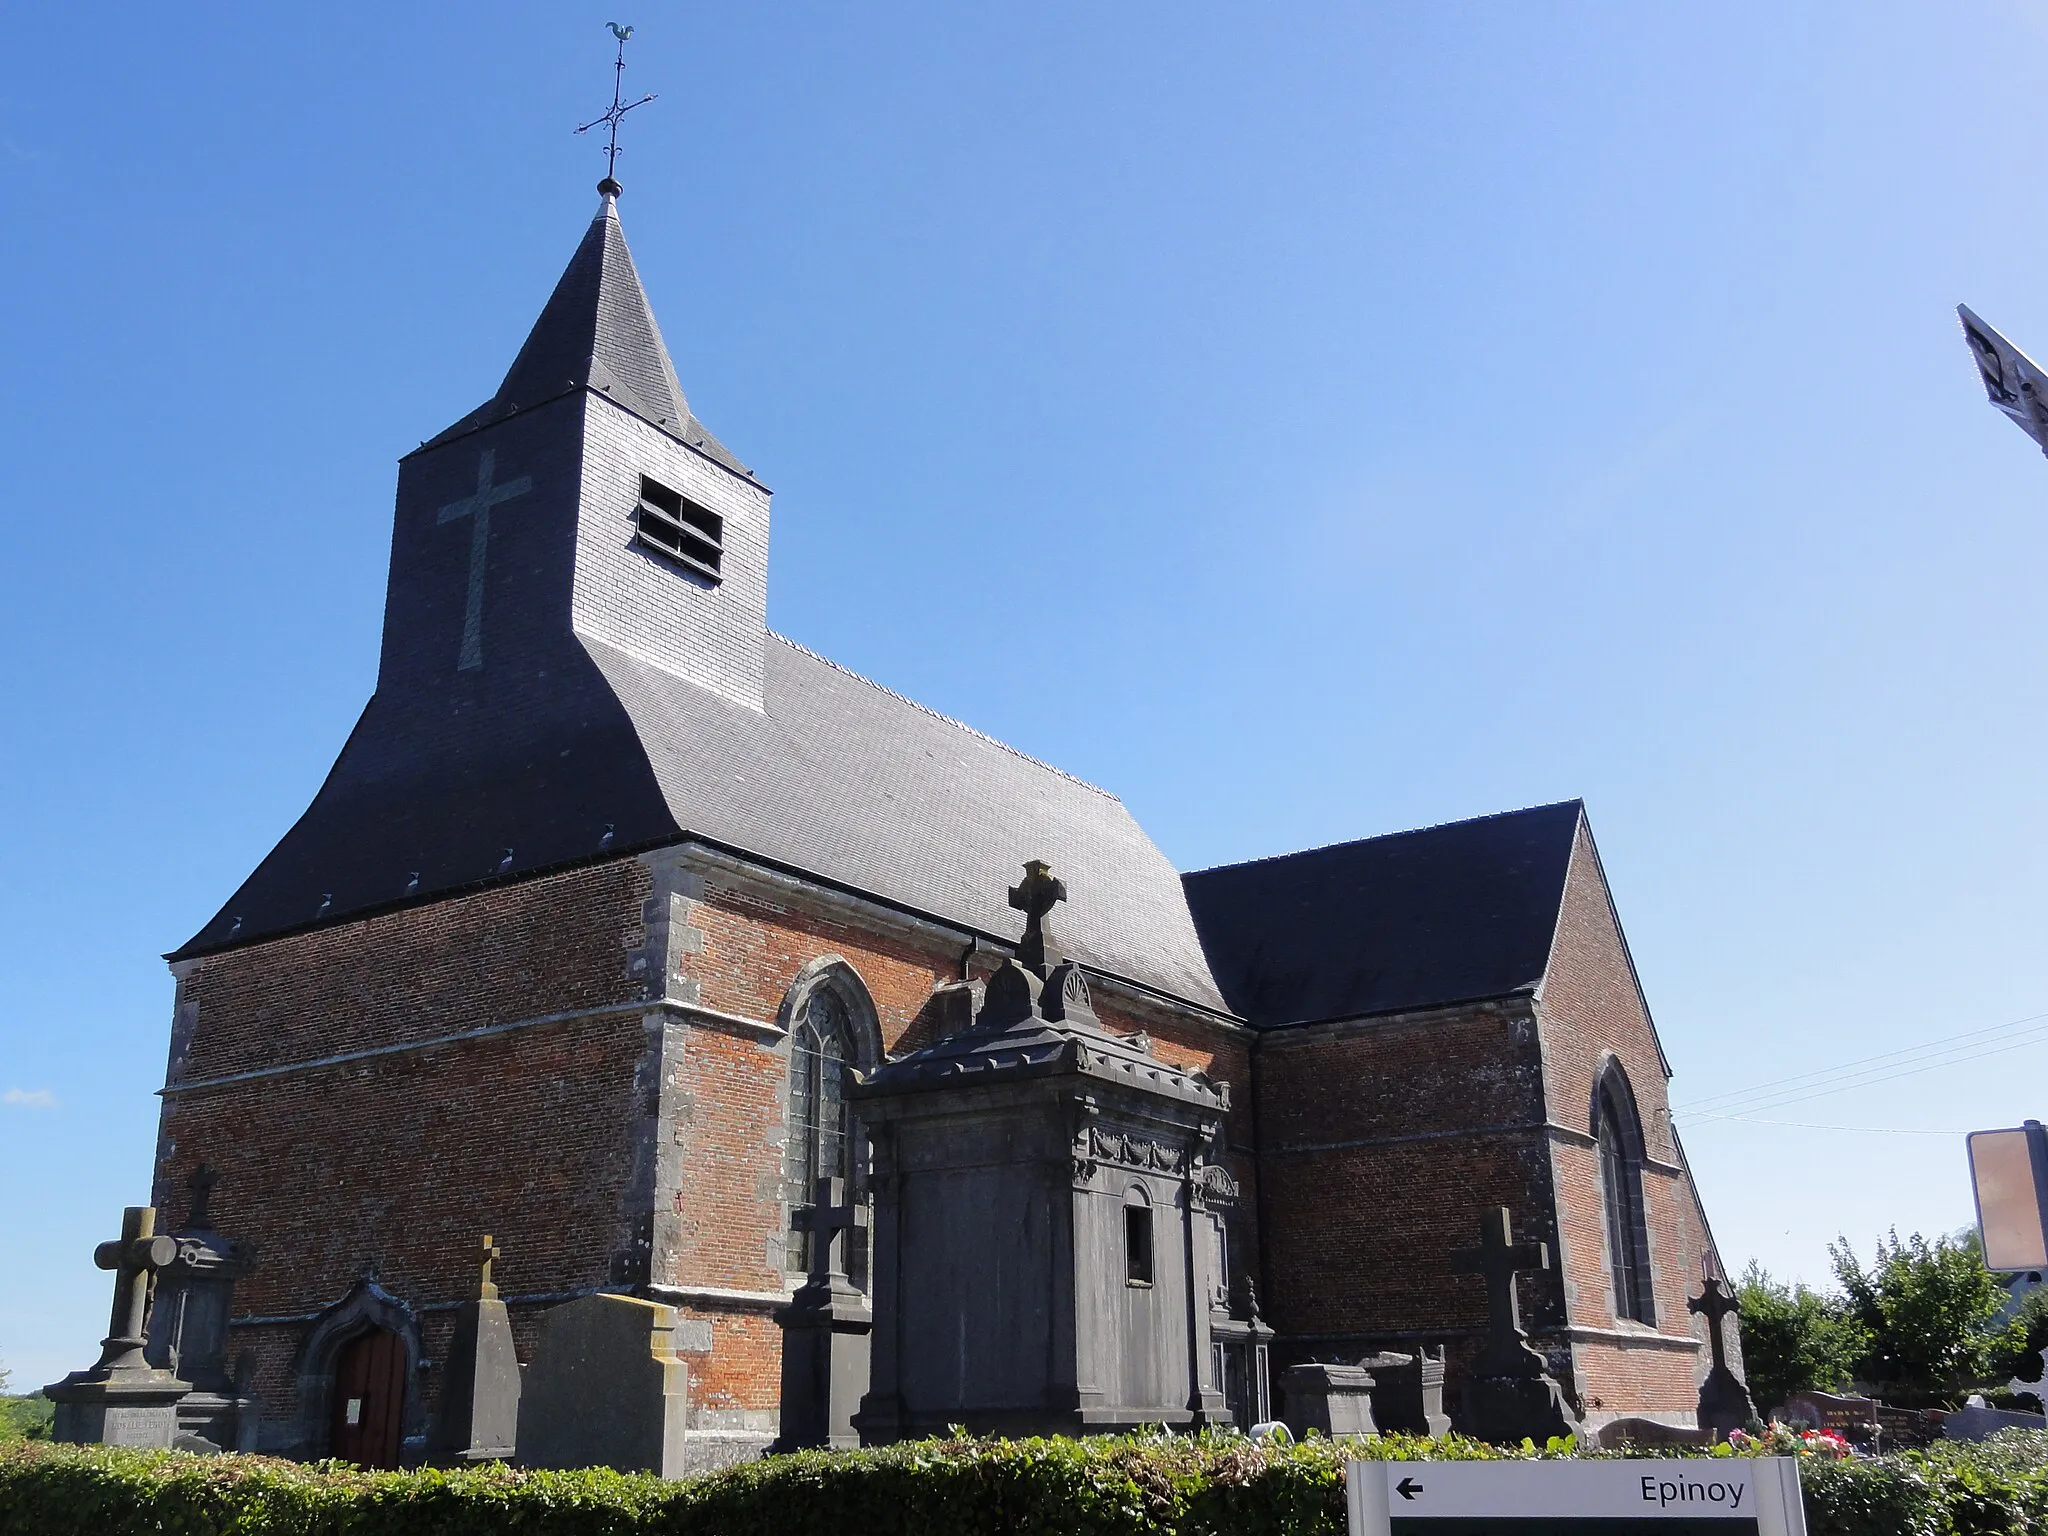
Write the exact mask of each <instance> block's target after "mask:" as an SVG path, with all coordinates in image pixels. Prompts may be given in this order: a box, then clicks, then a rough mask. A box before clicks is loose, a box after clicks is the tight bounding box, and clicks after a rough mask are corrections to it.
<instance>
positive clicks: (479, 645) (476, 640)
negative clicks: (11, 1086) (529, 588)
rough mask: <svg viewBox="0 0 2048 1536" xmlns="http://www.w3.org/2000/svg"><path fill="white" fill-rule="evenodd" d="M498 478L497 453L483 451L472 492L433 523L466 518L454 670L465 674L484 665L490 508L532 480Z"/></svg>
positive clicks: (523, 490)
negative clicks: (465, 572)
mask: <svg viewBox="0 0 2048 1536" xmlns="http://www.w3.org/2000/svg"><path fill="white" fill-rule="evenodd" d="M497 477H498V450H497V449H495V448H486V449H485V450H484V451H483V454H482V455H481V456H480V457H479V458H478V459H477V461H476V491H475V493H474V494H473V495H469V496H465V497H463V498H462V500H460V501H451V502H449V503H448V505H447V506H445V507H443V508H442V509H441V515H440V516H439V517H437V518H436V519H435V521H436V522H440V523H452V522H454V521H455V520H456V519H457V518H462V517H466V518H468V519H469V520H470V525H469V602H468V605H467V606H466V607H465V608H464V609H463V613H462V653H461V655H459V656H458V657H457V658H456V661H455V670H456V671H458V672H469V671H473V670H475V669H476V668H478V667H480V666H482V665H483V664H484V556H485V554H486V553H487V552H488V551H489V549H490V543H491V508H493V507H495V506H497V505H498V504H499V503H500V502H506V501H511V500H513V499H514V498H515V497H519V496H524V495H525V494H526V493H527V492H528V491H530V490H532V489H533V476H531V475H521V476H520V477H519V478H518V479H516V480H507V481H506V482H505V483H504V484H503V485H497V484H494V483H493V482H494V481H495V480H496V479H497Z"/></svg>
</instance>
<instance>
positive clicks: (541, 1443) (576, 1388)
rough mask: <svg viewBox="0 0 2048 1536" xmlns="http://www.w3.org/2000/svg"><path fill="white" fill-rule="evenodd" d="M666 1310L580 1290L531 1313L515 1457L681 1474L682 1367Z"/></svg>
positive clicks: (534, 1463) (532, 1462)
mask: <svg viewBox="0 0 2048 1536" xmlns="http://www.w3.org/2000/svg"><path fill="white" fill-rule="evenodd" d="M677 1324H678V1319H677V1317H676V1313H675V1309H674V1308H673V1307H664V1306H661V1305H660V1304H659V1303H656V1302H652V1301H641V1300H640V1299H639V1298H637V1297H633V1296H611V1295H598V1296H582V1297H578V1298H577V1299H576V1300H575V1301H565V1302H563V1303H562V1304H561V1305H560V1306H558V1307H555V1308H553V1309H552V1310H550V1311H549V1312H548V1313H547V1315H546V1316H545V1317H543V1318H542V1319H541V1325H540V1339H539V1342H538V1343H537V1344H536V1345H535V1346H534V1351H533V1360H532V1362H531V1363H530V1364H529V1365H528V1366H527V1368H526V1380H525V1382H524V1383H523V1385H522V1388H521V1391H520V1394H519V1436H518V1445H519V1462H520V1465H522V1466H527V1467H613V1468H616V1469H617V1470H618V1471H621V1472H653V1473H655V1474H657V1475H659V1476H661V1477H680V1476H682V1475H683V1472H684V1470H685V1469H684V1464H683V1439H684V1424H685V1422H686V1417H687V1413H688V1408H689V1386H690V1371H689V1367H688V1366H686V1365H685V1364H684V1363H683V1361H682V1360H681V1359H680V1358H679V1357H678V1356H677V1354H676V1347H675V1346H676V1339H675V1334H676V1331H677Z"/></svg>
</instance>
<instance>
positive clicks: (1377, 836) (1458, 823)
mask: <svg viewBox="0 0 2048 1536" xmlns="http://www.w3.org/2000/svg"><path fill="white" fill-rule="evenodd" d="M1568 805H1571V806H1577V807H1578V808H1579V809H1580V810H1581V811H1583V810H1584V809H1585V808H1586V802H1585V800H1584V799H1583V798H1582V797H1581V796H1578V795H1573V796H1571V797H1570V798H1569V799H1564V800H1548V801H1545V802H1544V803H1543V804H1541V805H1523V806H1517V807H1516V808H1515V809H1513V810H1508V811H1488V812H1487V813H1486V814H1485V815H1483V816H1460V817H1457V818H1456V819H1454V820H1451V821H1433V822H1430V823H1429V824H1428V825H1426V826H1420V827H1402V828H1400V829H1399V830H1397V831H1393V832H1375V833H1374V834H1373V835H1372V836H1370V837H1349V838H1346V839H1344V840H1343V841H1342V842H1337V843H1318V844H1316V845H1315V846H1314V847H1312V848H1295V849H1292V850H1290V851H1289V852H1287V853H1268V854H1264V855H1261V856H1260V857H1259V858H1256V859H1238V860H1236V861H1235V862H1232V863H1229V864H1210V865H1208V866H1206V867H1204V868H1202V869H1191V870H1188V871H1187V872H1186V873H1187V874H1189V875H1213V874H1220V873H1221V872H1222V871H1224V870H1226V869H1250V868H1251V867H1252V866H1254V865H1257V864H1278V863H1281V862H1283V861H1284V860H1287V859H1299V858H1305V857H1307V856H1308V855H1309V854H1312V853H1331V852H1334V851H1336V850H1337V849H1340V848H1357V847H1361V846H1363V845H1364V844H1366V843H1383V842H1388V841H1390V840H1392V839H1393V838H1397V837H1420V836H1421V835H1422V834H1423V833H1425V832H1442V831H1444V830H1445V829H1446V828H1449V827H1471V826H1477V825H1478V824H1479V823H1480V822H1482V821H1501V820H1505V819H1506V818H1507V817H1510V816H1529V815H1533V814H1534V813H1536V812H1537V811H1561V810H1563V809H1564V808H1565V807H1566V806H1568Z"/></svg>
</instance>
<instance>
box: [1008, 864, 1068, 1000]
mask: <svg viewBox="0 0 2048 1536" xmlns="http://www.w3.org/2000/svg"><path fill="white" fill-rule="evenodd" d="M1066 899H1067V883H1066V882H1065V881H1064V880H1061V879H1058V878H1057V877H1055V876H1054V874H1053V872H1052V866H1051V865H1050V864H1048V863H1046V862H1045V860H1043V859H1030V860H1027V861H1026V862H1025V865H1024V878H1023V879H1022V880H1021V881H1019V882H1018V883H1017V884H1015V885H1013V886H1011V887H1010V905H1011V906H1012V907H1014V908H1016V909H1017V910H1018V911H1019V912H1022V913H1023V914H1024V937H1023V938H1022V939H1020V940H1019V941H1018V943H1017V963H1018V964H1019V965H1021V966H1023V967H1024V968H1025V969H1026V970H1027V971H1035V972H1036V973H1037V974H1038V978H1039V979H1040V980H1041V981H1043V980H1044V979H1045V976H1046V973H1047V972H1048V971H1050V970H1051V969H1052V967H1053V966H1055V965H1057V964H1058V963H1059V955H1058V954H1057V952H1056V951H1055V948H1054V945H1053V942H1052V940H1051V938H1050V937H1049V936H1048V935H1047V933H1046V931H1045V919H1046V916H1047V914H1049V913H1050V912H1051V911H1052V909H1053V908H1054V907H1055V906H1057V905H1058V904H1059V903H1061V902H1063V901H1065V900H1066Z"/></svg>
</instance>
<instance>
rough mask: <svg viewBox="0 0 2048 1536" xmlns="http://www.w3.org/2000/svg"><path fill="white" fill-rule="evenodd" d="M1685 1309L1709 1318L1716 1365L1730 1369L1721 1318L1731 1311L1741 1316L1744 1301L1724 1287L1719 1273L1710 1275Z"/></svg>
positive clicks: (1708, 1322)
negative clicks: (1738, 1299) (1736, 1297)
mask: <svg viewBox="0 0 2048 1536" xmlns="http://www.w3.org/2000/svg"><path fill="white" fill-rule="evenodd" d="M1685 1310H1686V1311H1688V1312H1690V1313H1692V1314H1694V1315H1695V1316H1698V1317H1704V1318H1705V1319H1706V1320H1707V1330H1708V1336H1709V1338H1710V1339H1711V1341H1712V1343H1713V1346H1714V1367H1715V1369H1717V1370H1723V1371H1725V1370H1726V1369H1728V1342H1727V1340H1726V1339H1725V1338H1724V1337H1723V1336H1722V1332H1721V1320H1722V1319H1723V1318H1725V1317H1727V1316H1728V1315H1729V1314H1730V1313H1734V1314H1735V1315H1736V1316H1738V1317H1739V1316H1741V1314H1742V1303H1741V1302H1739V1301H1737V1300H1736V1299H1735V1298H1734V1297H1733V1296H1731V1295H1729V1294H1728V1292H1727V1290H1726V1289H1725V1288H1723V1286H1722V1284H1721V1277H1720V1276H1719V1275H1708V1276H1707V1277H1706V1280H1705V1281H1704V1283H1702V1285H1701V1286H1700V1294H1699V1295H1697V1296H1692V1297H1688V1298H1687V1300H1686V1303H1685Z"/></svg>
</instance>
